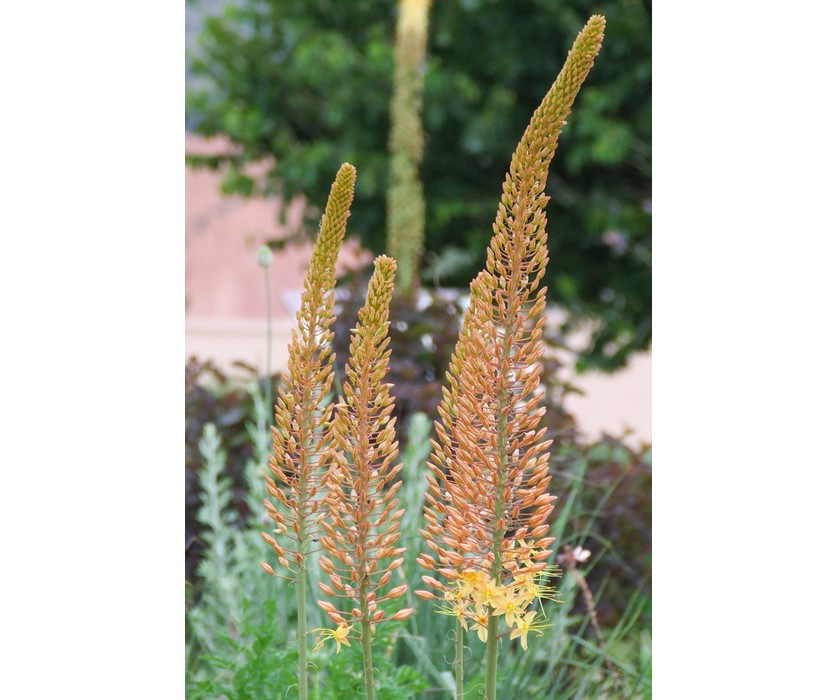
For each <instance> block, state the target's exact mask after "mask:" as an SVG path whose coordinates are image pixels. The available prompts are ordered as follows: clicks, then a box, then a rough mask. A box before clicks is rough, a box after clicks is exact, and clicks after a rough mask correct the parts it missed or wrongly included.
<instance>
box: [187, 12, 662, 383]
mask: <svg viewBox="0 0 838 700" xmlns="http://www.w3.org/2000/svg"><path fill="white" fill-rule="evenodd" d="M395 12H396V3H395V2H394V1H393V0H356V1H355V2H351V3H350V2H335V1H331V2H330V1H327V0H238V2H237V3H235V4H230V5H227V6H226V7H225V8H224V9H223V11H221V12H220V13H219V14H217V15H215V16H209V17H207V18H206V21H205V23H204V26H203V30H202V32H201V34H200V36H199V38H198V42H197V47H196V48H195V49H194V50H193V51H192V52H191V54H192V55H191V59H190V68H189V70H190V80H189V85H190V86H191V87H190V90H189V93H188V96H187V124H188V126H189V128H191V129H192V130H193V131H195V132H196V133H198V134H203V135H206V136H212V135H215V134H224V135H226V136H227V137H228V138H229V140H230V141H231V142H232V144H234V146H235V147H236V152H235V153H234V154H233V155H222V154H219V155H215V156H209V157H198V156H190V157H189V162H190V163H191V164H193V165H195V166H200V167H210V168H220V169H221V170H222V171H223V173H224V189H225V191H227V192H236V193H240V194H243V195H246V196H251V195H257V194H258V195H268V196H277V195H278V196H280V197H282V198H284V199H289V198H290V197H292V196H293V195H295V194H298V193H300V192H302V193H304V194H305V195H307V197H308V199H309V201H311V202H323V201H325V200H326V197H327V194H328V185H329V183H330V182H331V181H332V176H333V174H334V172H335V170H336V168H337V167H338V166H339V165H340V164H341V163H342V162H344V161H349V162H351V163H353V164H354V165H355V166H356V167H357V168H358V181H357V188H356V199H355V202H354V204H353V207H352V218H351V219H350V222H349V225H350V232H354V233H358V234H359V235H360V236H361V239H362V242H363V243H364V245H366V246H367V247H368V248H369V249H370V250H372V251H374V252H376V253H377V252H382V251H383V250H384V244H385V230H386V229H385V225H384V216H385V199H386V191H387V177H388V154H387V137H388V133H389V101H390V96H391V89H392V74H393V61H392V40H393V35H394V29H395ZM593 13H601V14H604V15H605V17H606V19H607V22H608V26H607V29H606V39H605V44H604V46H603V50H602V53H601V55H600V56H599V58H598V59H597V63H596V66H595V68H594V70H593V71H592V73H591V76H590V78H589V79H588V81H587V82H586V86H585V90H583V91H582V93H581V94H580V97H579V99H578V100H577V103H576V107H575V108H574V111H573V114H572V115H571V117H570V120H569V123H568V125H567V127H566V128H565V135H564V136H563V137H562V139H561V140H560V141H559V150H558V154H557V157H556V159H555V160H554V162H553V165H552V167H551V175H550V178H549V180H548V182H547V194H548V195H550V197H551V198H552V199H551V202H550V204H549V205H548V208H547V215H548V220H549V222H550V223H549V224H548V226H549V231H550V233H551V235H550V238H549V247H550V258H551V260H550V265H549V268H548V273H547V278H546V279H545V282H546V284H547V287H548V290H549V294H550V297H551V298H552V299H553V300H554V301H557V302H559V303H560V304H561V305H562V306H563V307H564V308H565V309H567V310H568V311H569V312H570V319H569V321H568V323H567V324H566V325H565V327H564V328H563V329H562V330H563V331H564V332H567V331H569V330H570V329H571V328H572V327H574V326H576V325H579V324H582V323H587V322H592V323H588V326H589V327H591V326H592V327H593V329H594V332H593V335H592V337H591V339H590V343H589V344H588V346H587V347H586V348H585V349H584V351H583V353H582V355H581V357H580V363H579V365H580V368H585V367H589V366H593V367H598V368H603V369H613V368H616V367H619V366H621V365H622V364H623V363H624V362H625V360H626V359H627V357H628V356H629V354H630V353H631V352H633V351H635V350H639V349H643V348H646V347H647V346H648V344H649V342H650V339H651V2H650V0H602V1H601V2H595V3H590V2H583V1H582V0H562V1H561V2H554V1H553V0H518V1H517V2H514V3H511V2H503V1H502V0H449V1H447V2H438V3H435V4H434V5H433V7H432V9H431V17H430V32H429V45H428V63H427V72H426V86H425V97H424V113H423V121H424V129H425V142H426V143H425V148H426V150H425V155H424V160H423V162H422V168H421V175H422V180H423V183H424V187H425V197H426V201H427V231H426V241H425V250H426V251H427V252H426V254H425V258H424V276H425V281H426V282H435V283H437V284H442V285H447V286H461V287H466V286H467V284H468V282H469V280H471V279H472V278H473V277H474V275H475V274H476V272H477V270H478V268H479V267H480V266H481V265H482V262H483V260H484V258H485V248H486V245H487V244H488V241H489V238H490V236H491V230H492V228H491V227H492V221H493V219H494V215H495V212H496V210H497V202H498V198H499V196H500V192H501V184H502V182H503V178H504V175H505V173H506V171H507V168H508V167H509V159H510V155H511V153H512V151H513V149H514V148H515V145H516V143H517V142H518V139H519V138H520V136H521V134H522V133H523V131H524V128H525V127H526V124H527V122H528V120H529V118H530V115H531V114H532V112H533V110H534V109H535V107H536V106H537V105H538V104H539V102H540V100H541V98H542V97H543V95H544V93H545V91H546V90H547V88H548V87H549V86H550V84H551V83H552V82H553V80H554V79H555V77H556V75H557V74H558V72H559V70H560V69H561V66H562V64H563V62H564V59H565V56H566V54H567V51H568V49H569V48H570V45H571V43H572V41H573V38H574V37H575V35H576V32H577V31H578V30H579V28H580V27H581V26H583V24H584V23H585V21H586V20H587V18H588V17H589V15H590V14H593ZM255 162H267V163H268V164H269V165H268V170H267V174H266V175H265V176H264V177H261V176H260V177H259V178H258V179H255V178H254V177H253V170H252V169H251V168H249V167H248V166H249V165H251V164H253V163H255ZM315 218H316V213H314V212H312V219H311V220H312V221H314V220H315ZM310 230H311V229H310Z"/></svg>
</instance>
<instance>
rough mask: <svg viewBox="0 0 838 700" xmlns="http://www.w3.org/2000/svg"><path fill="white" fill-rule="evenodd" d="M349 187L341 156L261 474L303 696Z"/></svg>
mask: <svg viewBox="0 0 838 700" xmlns="http://www.w3.org/2000/svg"><path fill="white" fill-rule="evenodd" d="M354 187H355V168H354V167H353V166H351V165H349V164H348V163H344V164H343V165H342V166H341V168H340V170H338V173H337V177H336V178H335V182H334V184H333V185H332V189H331V192H330V193H329V199H328V202H327V203H326V211H325V213H324V214H323V219H322V221H321V223H320V232H319V233H318V235H317V241H316V242H315V244H314V252H313V255H312V260H311V266H310V267H309V270H308V273H307V274H306V277H305V282H304V288H303V296H302V303H301V306H300V310H299V311H298V312H297V327H296V328H295V329H293V330H292V332H291V344H290V345H289V348H288V372H287V373H286V374H285V375H284V377H283V379H284V381H283V385H284V386H282V387H280V391H279V397H278V399H277V404H276V426H275V427H273V428H272V432H273V454H272V455H271V456H270V459H269V467H270V471H271V473H272V475H273V476H270V475H269V476H268V477H267V479H266V483H267V489H268V493H269V494H270V495H271V496H273V498H274V499H276V501H278V503H279V507H276V506H275V505H274V503H273V502H271V501H270V500H269V499H265V507H266V508H267V511H268V514H269V515H270V516H271V518H272V519H273V520H274V521H275V523H276V526H277V527H276V530H274V533H276V534H279V535H280V536H281V537H280V539H281V540H283V543H282V544H280V543H279V542H278V541H277V539H276V538H275V537H273V536H272V535H271V534H268V533H266V532H263V533H262V537H263V538H264V539H265V541H266V542H267V543H268V544H269V545H270V546H271V547H272V548H273V550H274V552H275V553H276V555H277V558H278V560H279V563H280V564H281V565H282V566H283V567H285V568H286V569H288V570H289V572H290V574H291V576H290V578H291V579H292V580H296V581H297V598H298V600H297V607H298V610H297V614H298V629H297V634H298V644H299V649H300V662H299V665H300V697H301V698H305V697H306V696H307V683H306V675H305V674H306V658H305V657H306V643H305V638H306V634H307V632H308V630H307V627H306V588H307V581H306V579H307V564H306V557H307V555H309V554H311V553H312V552H311V545H312V542H313V540H312V535H313V534H314V533H315V529H316V528H317V526H318V522H319V521H320V520H321V519H322V513H321V510H322V508H321V507H320V505H321V504H320V500H319V499H318V491H320V489H321V486H322V485H323V481H324V478H325V474H326V471H327V470H326V467H327V462H328V460H329V458H330V455H331V452H332V449H331V445H332V441H331V433H330V431H329V421H330V418H331V415H332V406H331V404H329V405H325V404H326V402H327V401H328V397H329V394H330V392H331V390H332V383H333V381H334V371H333V369H332V365H333V363H334V357H335V356H334V353H333V352H332V346H331V340H332V337H333V335H334V333H333V332H332V331H331V326H332V324H333V323H334V321H335V313H334V287H335V264H336V262H337V256H338V250H339V248H340V244H341V242H342V241H343V237H344V234H345V232H346V221H347V219H348V218H349V206H350V204H351V203H352V198H353V194H354ZM286 543H290V544H286ZM262 567H263V568H264V569H265V571H267V572H268V573H272V574H273V573H274V571H273V569H272V568H271V567H270V566H269V565H268V564H266V563H263V564H262ZM274 575H278V574H274ZM286 578H287V577H286Z"/></svg>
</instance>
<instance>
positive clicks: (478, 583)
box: [458, 569, 489, 598]
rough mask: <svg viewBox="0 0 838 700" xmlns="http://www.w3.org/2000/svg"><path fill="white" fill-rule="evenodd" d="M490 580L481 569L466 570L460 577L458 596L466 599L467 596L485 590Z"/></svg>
mask: <svg viewBox="0 0 838 700" xmlns="http://www.w3.org/2000/svg"><path fill="white" fill-rule="evenodd" d="M488 578H489V577H488V575H487V574H486V572H485V571H480V570H479V569H466V570H465V571H463V573H462V575H461V577H460V581H459V591H458V595H459V596H460V597H461V598H465V597H466V596H468V595H471V593H472V591H474V590H478V591H481V590H484V589H485V587H486V581H487V580H488Z"/></svg>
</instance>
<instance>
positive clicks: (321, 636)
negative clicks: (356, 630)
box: [314, 623, 352, 654]
mask: <svg viewBox="0 0 838 700" xmlns="http://www.w3.org/2000/svg"><path fill="white" fill-rule="evenodd" d="M351 629H352V625H346V624H345V623H341V624H340V625H338V628H337V629H336V630H330V629H324V628H319V629H316V630H314V631H315V632H317V633H318V639H317V645H316V646H315V647H314V651H320V649H322V648H323V645H324V644H325V643H326V642H327V641H328V640H330V639H334V640H335V653H336V654H340V645H341V644H345V645H346V646H349V640H348V637H349V632H350V630H351Z"/></svg>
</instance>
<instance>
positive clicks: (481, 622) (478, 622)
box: [470, 613, 489, 643]
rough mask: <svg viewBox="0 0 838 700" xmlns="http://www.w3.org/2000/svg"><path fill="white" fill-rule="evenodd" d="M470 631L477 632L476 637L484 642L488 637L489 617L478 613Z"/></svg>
mask: <svg viewBox="0 0 838 700" xmlns="http://www.w3.org/2000/svg"><path fill="white" fill-rule="evenodd" d="M470 629H473V630H477V636H478V637H480V641H481V642H484V643H485V641H486V639H487V638H488V636H489V616H488V615H487V614H486V613H478V614H477V615H475V616H474V624H473V625H472V626H471V628H470Z"/></svg>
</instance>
